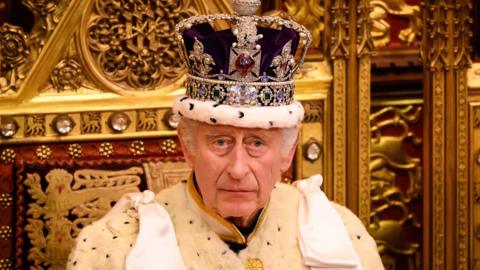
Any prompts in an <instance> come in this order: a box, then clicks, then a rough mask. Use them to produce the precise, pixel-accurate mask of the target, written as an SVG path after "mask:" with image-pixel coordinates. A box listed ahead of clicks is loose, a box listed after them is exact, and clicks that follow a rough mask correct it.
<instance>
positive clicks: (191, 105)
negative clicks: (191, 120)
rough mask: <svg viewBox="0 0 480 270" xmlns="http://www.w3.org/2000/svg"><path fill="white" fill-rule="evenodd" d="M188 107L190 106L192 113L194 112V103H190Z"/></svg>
mask: <svg viewBox="0 0 480 270" xmlns="http://www.w3.org/2000/svg"><path fill="white" fill-rule="evenodd" d="M188 105H189V106H190V111H191V110H193V107H194V105H193V103H188Z"/></svg>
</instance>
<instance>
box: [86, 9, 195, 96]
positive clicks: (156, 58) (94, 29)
mask: <svg viewBox="0 0 480 270" xmlns="http://www.w3.org/2000/svg"><path fill="white" fill-rule="evenodd" d="M94 2H95V5H94V11H93V13H92V14H91V16H90V18H88V21H87V22H86V25H85V26H82V27H85V29H84V33H85V35H84V36H81V37H80V38H81V39H85V40H86V44H87V46H86V47H82V51H83V54H86V55H89V57H88V58H87V64H88V65H89V67H90V68H91V69H93V70H95V71H98V74H102V76H105V77H106V78H108V83H105V84H106V85H105V86H106V87H108V88H110V89H112V90H117V89H119V88H120V89H122V90H128V91H132V90H153V89H155V88H158V87H161V86H165V85H168V84H170V83H171V82H172V81H174V80H177V79H178V78H179V77H180V76H181V75H182V74H183V72H184V69H185V67H184V63H182V61H181V59H180V57H178V55H179V48H178V45H177V41H176V39H175V37H174V28H175V25H176V24H177V23H178V22H179V21H180V20H181V19H183V18H186V17H189V16H191V15H192V14H193V10H191V9H190V8H189V6H190V3H189V2H190V1H155V0H147V1H140V0H133V1H128V2H119V1H112V0H95V1H94Z"/></svg>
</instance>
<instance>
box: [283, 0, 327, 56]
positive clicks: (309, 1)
mask: <svg viewBox="0 0 480 270" xmlns="http://www.w3.org/2000/svg"><path fill="white" fill-rule="evenodd" d="M285 8H286V9H287V13H288V14H289V15H290V16H291V17H292V18H293V19H294V20H295V21H297V22H298V23H300V24H302V25H304V26H305V27H307V29H308V30H310V32H311V33H312V38H313V39H312V47H315V48H320V47H321V45H322V44H321V42H322V39H323V34H324V30H325V23H324V17H325V7H324V5H322V3H321V1H318V0H286V1H285Z"/></svg>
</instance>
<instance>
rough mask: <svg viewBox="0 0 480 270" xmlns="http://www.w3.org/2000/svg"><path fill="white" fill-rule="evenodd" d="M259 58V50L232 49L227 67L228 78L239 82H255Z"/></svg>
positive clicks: (257, 74)
mask: <svg viewBox="0 0 480 270" xmlns="http://www.w3.org/2000/svg"><path fill="white" fill-rule="evenodd" d="M261 56H262V53H261V51H260V50H250V49H240V48H233V47H232V48H231V49H230V59H229V60H230V61H229V65H228V74H229V76H230V77H231V78H234V79H236V80H239V81H255V80H257V79H258V77H259V73H260V61H261Z"/></svg>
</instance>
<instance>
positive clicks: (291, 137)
mask: <svg viewBox="0 0 480 270" xmlns="http://www.w3.org/2000/svg"><path fill="white" fill-rule="evenodd" d="M197 127H198V121H196V120H192V119H189V118H185V117H183V118H182V119H181V120H180V123H179V125H178V131H179V133H181V134H182V139H183V142H184V143H185V144H186V145H185V147H187V148H188V149H189V150H190V151H191V152H192V153H195V137H196V134H197ZM280 134H281V136H282V145H281V149H280V150H281V153H282V155H287V154H288V153H289V151H290V150H291V149H292V147H293V145H294V144H295V143H296V142H297V138H298V136H299V134H298V127H291V128H280Z"/></svg>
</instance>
